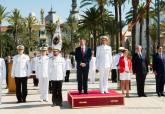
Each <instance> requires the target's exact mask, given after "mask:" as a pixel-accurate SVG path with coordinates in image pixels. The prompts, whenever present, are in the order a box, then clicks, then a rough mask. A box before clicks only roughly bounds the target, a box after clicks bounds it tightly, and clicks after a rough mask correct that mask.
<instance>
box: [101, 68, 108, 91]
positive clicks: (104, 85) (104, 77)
mask: <svg viewBox="0 0 165 114" xmlns="http://www.w3.org/2000/svg"><path fill="white" fill-rule="evenodd" d="M99 73H100V91H101V92H108V77H109V74H110V69H109V68H105V69H101V70H99Z"/></svg>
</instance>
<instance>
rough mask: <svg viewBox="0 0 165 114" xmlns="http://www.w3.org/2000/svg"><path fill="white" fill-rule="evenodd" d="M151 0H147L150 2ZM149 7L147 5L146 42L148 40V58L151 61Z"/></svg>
mask: <svg viewBox="0 0 165 114" xmlns="http://www.w3.org/2000/svg"><path fill="white" fill-rule="evenodd" d="M148 1H149V0H146V2H148ZM149 8H150V6H149V7H147V12H146V15H147V16H146V42H147V60H148V63H149V56H150V49H149V48H150V39H149Z"/></svg>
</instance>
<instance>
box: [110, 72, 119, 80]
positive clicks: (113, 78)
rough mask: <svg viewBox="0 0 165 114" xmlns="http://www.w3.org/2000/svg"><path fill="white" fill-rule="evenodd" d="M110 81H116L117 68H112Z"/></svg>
mask: <svg viewBox="0 0 165 114" xmlns="http://www.w3.org/2000/svg"><path fill="white" fill-rule="evenodd" d="M111 72H112V82H117V75H118V70H117V69H112V71H111Z"/></svg>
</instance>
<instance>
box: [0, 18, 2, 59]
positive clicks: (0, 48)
mask: <svg viewBox="0 0 165 114" xmlns="http://www.w3.org/2000/svg"><path fill="white" fill-rule="evenodd" d="M1 26H2V22H1V21H0V57H2V32H1Z"/></svg>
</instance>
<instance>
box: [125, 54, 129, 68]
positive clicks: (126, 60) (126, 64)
mask: <svg viewBox="0 0 165 114" xmlns="http://www.w3.org/2000/svg"><path fill="white" fill-rule="evenodd" d="M124 62H125V71H129V67H128V59H127V58H125V57H124Z"/></svg>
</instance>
